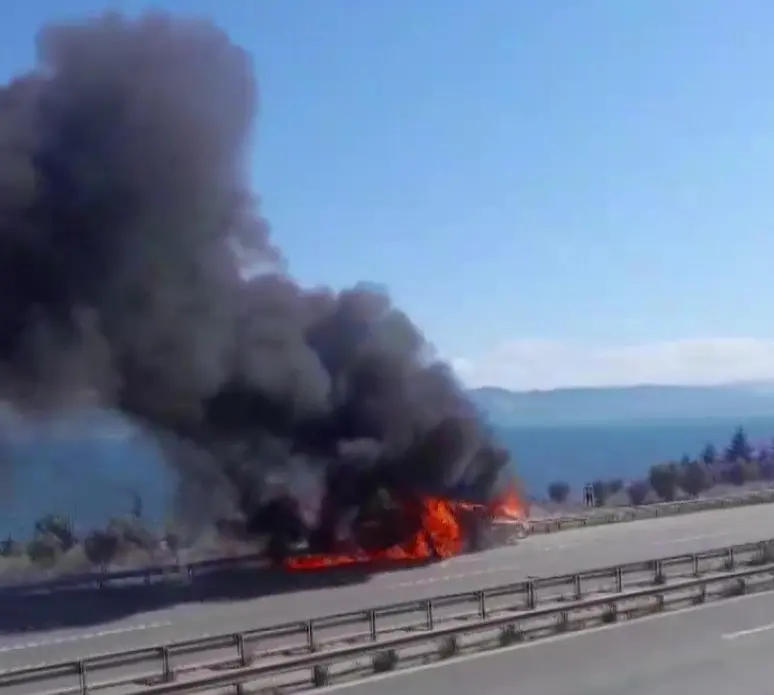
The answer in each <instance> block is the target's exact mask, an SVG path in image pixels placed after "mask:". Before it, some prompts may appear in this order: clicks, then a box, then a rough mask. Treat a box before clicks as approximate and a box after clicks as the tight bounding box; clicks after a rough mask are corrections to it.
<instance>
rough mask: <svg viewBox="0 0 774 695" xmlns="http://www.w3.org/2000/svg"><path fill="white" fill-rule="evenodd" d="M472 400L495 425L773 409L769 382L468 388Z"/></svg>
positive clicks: (759, 413)
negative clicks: (559, 387) (597, 386)
mask: <svg viewBox="0 0 774 695" xmlns="http://www.w3.org/2000/svg"><path fill="white" fill-rule="evenodd" d="M470 393H471V397H472V398H473V400H474V402H475V403H476V405H477V406H478V407H479V408H480V409H481V410H482V411H484V412H485V413H486V414H487V415H488V417H489V419H490V420H491V421H492V422H493V423H494V424H496V425H501V426H513V427H519V426H530V427H543V426H545V427H553V426H557V425H560V426H566V425H584V424H595V423H616V422H642V421H651V422H664V421H672V420H702V419H707V418H723V419H726V418H731V419H733V418H740V419H746V418H751V417H765V416H771V415H774V385H772V384H770V383H767V382H765V383H764V382H756V383H749V384H730V385H725V386H630V387H618V388H568V389H555V390H552V391H508V390H506V389H502V388H497V387H483V388H478V389H473V390H472V391H471V392H470Z"/></svg>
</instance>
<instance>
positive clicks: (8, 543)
mask: <svg viewBox="0 0 774 695" xmlns="http://www.w3.org/2000/svg"><path fill="white" fill-rule="evenodd" d="M181 540H182V539H181V536H180V535H179V534H178V533H176V532H175V531H174V530H166V531H164V532H162V533H157V532H153V531H151V530H149V529H148V528H147V527H146V526H145V525H144V524H143V520H142V518H141V517H140V516H132V515H129V516H126V517H119V518H115V519H112V520H111V521H110V522H109V523H108V525H107V526H106V527H105V528H104V529H95V530H91V531H88V532H87V533H83V534H79V533H78V531H77V529H76V526H75V524H74V523H73V521H72V519H70V518H69V517H67V516H64V515H60V514H48V515H46V516H44V517H43V518H41V519H39V520H38V521H37V522H35V525H34V528H33V529H32V534H31V535H30V537H29V538H28V539H27V540H25V541H20V540H17V539H14V538H12V537H10V536H9V537H7V538H5V539H4V540H2V541H0V571H2V572H3V573H11V574H22V575H23V574H25V573H27V572H34V573H40V572H41V571H44V572H51V571H57V572H68V571H69V572H77V571H87V570H89V569H94V568H98V567H102V568H107V567H111V566H114V565H116V564H119V565H120V564H121V563H124V562H129V563H131V562H132V560H140V559H142V560H149V559H153V558H154V557H155V558H157V559H161V557H162V556H163V557H164V558H165V559H167V560H170V559H174V558H175V557H176V556H177V552H178V551H179V549H180V546H181Z"/></svg>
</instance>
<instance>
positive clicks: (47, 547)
mask: <svg viewBox="0 0 774 695" xmlns="http://www.w3.org/2000/svg"><path fill="white" fill-rule="evenodd" d="M60 552H61V550H60V546H59V542H58V540H57V538H56V537H55V536H52V535H50V534H48V535H43V534H41V535H38V536H36V537H35V538H33V539H32V540H31V541H30V542H29V543H27V556H28V557H29V559H30V560H31V561H32V563H33V564H35V565H38V566H39V567H43V568H45V569H50V568H51V567H53V566H54V565H55V564H56V562H57V560H58V559H59V556H60Z"/></svg>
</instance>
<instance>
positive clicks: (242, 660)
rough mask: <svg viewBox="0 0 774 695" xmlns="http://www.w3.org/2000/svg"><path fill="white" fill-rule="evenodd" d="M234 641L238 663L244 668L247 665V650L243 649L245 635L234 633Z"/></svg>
mask: <svg viewBox="0 0 774 695" xmlns="http://www.w3.org/2000/svg"><path fill="white" fill-rule="evenodd" d="M234 642H235V643H236V648H237V654H238V655H239V665H240V666H241V667H242V668H244V667H245V666H247V665H248V662H249V660H248V658H247V651H246V649H245V636H244V635H243V634H242V633H241V632H239V633H237V634H236V635H234Z"/></svg>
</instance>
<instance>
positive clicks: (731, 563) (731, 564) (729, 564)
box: [726, 547, 736, 570]
mask: <svg viewBox="0 0 774 695" xmlns="http://www.w3.org/2000/svg"><path fill="white" fill-rule="evenodd" d="M735 567H736V553H735V552H734V549H733V547H731V548H729V549H728V557H727V558H726V568H727V569H729V570H732V569H734V568H735Z"/></svg>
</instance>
